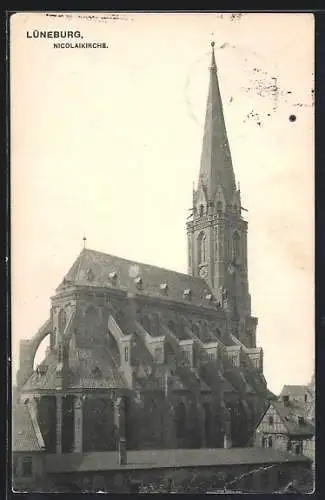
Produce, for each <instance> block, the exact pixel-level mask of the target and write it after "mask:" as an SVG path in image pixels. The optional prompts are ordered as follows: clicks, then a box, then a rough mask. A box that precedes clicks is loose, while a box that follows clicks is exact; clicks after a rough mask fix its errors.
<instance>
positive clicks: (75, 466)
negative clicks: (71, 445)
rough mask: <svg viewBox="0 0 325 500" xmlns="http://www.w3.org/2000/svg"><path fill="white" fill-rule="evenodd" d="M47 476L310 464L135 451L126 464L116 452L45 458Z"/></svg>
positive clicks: (251, 453) (242, 454) (241, 454)
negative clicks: (206, 467) (68, 473)
mask: <svg viewBox="0 0 325 500" xmlns="http://www.w3.org/2000/svg"><path fill="white" fill-rule="evenodd" d="M45 460H46V469H47V471H48V472H49V473H59V472H63V471H64V472H78V471H80V472H83V471H100V470H118V469H124V470H125V469H156V468H170V467H172V468H175V467H204V466H212V465H218V466H229V465H243V464H252V465H255V464H256V465H257V466H261V465H264V464H279V463H283V462H287V463H297V462H298V463H306V462H307V463H310V462H311V460H310V459H309V458H307V457H305V456H303V455H293V454H289V453H284V452H280V451H278V450H274V449H272V448H267V449H266V448H257V447H256V448H255V447H249V448H230V449H225V448H218V449H206V448H204V449H197V450H183V449H176V450H137V451H128V453H127V464H126V465H122V466H121V465H119V464H118V456H117V453H116V452H92V453H85V454H67V455H61V456H60V457H57V456H56V455H47V456H46V457H45Z"/></svg>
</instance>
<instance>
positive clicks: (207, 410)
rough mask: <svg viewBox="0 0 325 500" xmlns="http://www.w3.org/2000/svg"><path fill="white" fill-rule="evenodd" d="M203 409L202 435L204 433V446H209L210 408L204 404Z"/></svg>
mask: <svg viewBox="0 0 325 500" xmlns="http://www.w3.org/2000/svg"><path fill="white" fill-rule="evenodd" d="M203 409H204V433H205V439H206V445H207V446H209V442H210V440H211V430H212V429H211V423H212V418H211V406H210V404H209V403H204V404H203Z"/></svg>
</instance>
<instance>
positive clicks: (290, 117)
mask: <svg viewBox="0 0 325 500" xmlns="http://www.w3.org/2000/svg"><path fill="white" fill-rule="evenodd" d="M296 119H297V117H296V115H290V116H289V120H290V121H291V122H295V121H296Z"/></svg>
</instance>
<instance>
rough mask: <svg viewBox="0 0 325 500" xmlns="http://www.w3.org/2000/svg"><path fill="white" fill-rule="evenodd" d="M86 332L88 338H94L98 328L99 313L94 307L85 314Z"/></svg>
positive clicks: (89, 308)
mask: <svg viewBox="0 0 325 500" xmlns="http://www.w3.org/2000/svg"><path fill="white" fill-rule="evenodd" d="M84 323H85V330H86V335H87V336H88V337H93V336H94V332H95V330H96V328H97V326H98V312H97V309H95V308H94V307H93V306H90V307H88V309H87V311H86V313H85V320H84Z"/></svg>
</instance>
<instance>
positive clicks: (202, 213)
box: [200, 205, 204, 217]
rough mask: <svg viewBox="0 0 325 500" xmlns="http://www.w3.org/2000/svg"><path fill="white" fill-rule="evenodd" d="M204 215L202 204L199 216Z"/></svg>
mask: <svg viewBox="0 0 325 500" xmlns="http://www.w3.org/2000/svg"><path fill="white" fill-rule="evenodd" d="M203 215H204V205H200V217H203Z"/></svg>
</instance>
